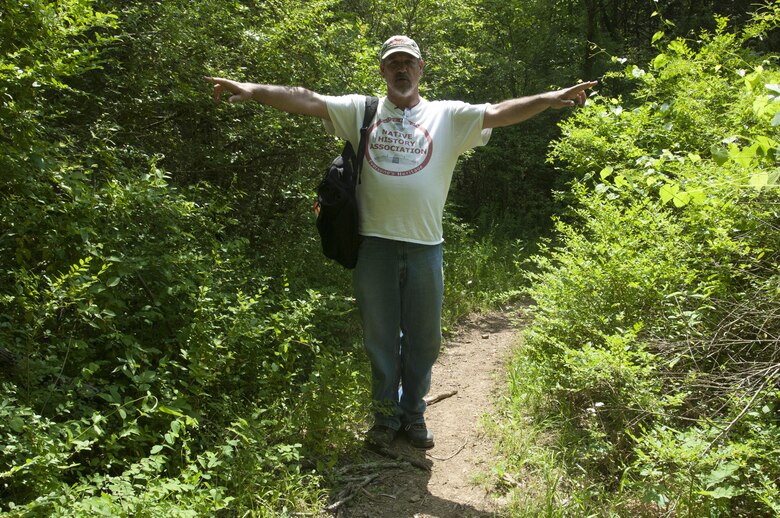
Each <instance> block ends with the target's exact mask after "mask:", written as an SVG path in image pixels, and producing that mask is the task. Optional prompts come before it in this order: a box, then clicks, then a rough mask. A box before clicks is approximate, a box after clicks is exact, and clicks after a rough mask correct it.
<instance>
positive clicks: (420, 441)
mask: <svg viewBox="0 0 780 518" xmlns="http://www.w3.org/2000/svg"><path fill="white" fill-rule="evenodd" d="M404 434H405V435H406V438H407V439H409V444H411V445H412V446H414V447H415V448H423V449H425V450H427V449H428V448H433V433H432V432H431V431H430V430H428V427H427V426H425V423H412V424H407V425H404Z"/></svg>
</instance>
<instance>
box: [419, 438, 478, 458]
mask: <svg viewBox="0 0 780 518" xmlns="http://www.w3.org/2000/svg"><path fill="white" fill-rule="evenodd" d="M468 442H469V441H468V440H467V441H466V442H464V443H463V446H461V447H460V448H458V451H456V452H455V453H453V454H452V455H450V456H449V457H434V456H433V455H431V454H430V453H429V454H427V456H428V457H430V458H431V459H433V460H450V459H451V458H453V457H454V456H455V455H457V454H458V453H460V452H462V451H463V448H465V447H466V445H467V444H468Z"/></svg>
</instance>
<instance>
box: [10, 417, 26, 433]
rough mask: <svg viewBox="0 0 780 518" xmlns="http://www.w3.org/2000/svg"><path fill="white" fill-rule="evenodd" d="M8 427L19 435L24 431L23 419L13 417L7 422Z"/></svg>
mask: <svg viewBox="0 0 780 518" xmlns="http://www.w3.org/2000/svg"><path fill="white" fill-rule="evenodd" d="M8 426H9V428H11V430H13V431H14V432H16V433H21V432H22V430H24V419H22V418H21V417H13V418H11V420H10V421H8Z"/></svg>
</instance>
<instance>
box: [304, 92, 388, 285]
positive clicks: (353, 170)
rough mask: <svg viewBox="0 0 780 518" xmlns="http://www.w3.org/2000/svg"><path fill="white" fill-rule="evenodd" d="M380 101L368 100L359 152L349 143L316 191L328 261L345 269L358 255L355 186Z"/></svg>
mask: <svg viewBox="0 0 780 518" xmlns="http://www.w3.org/2000/svg"><path fill="white" fill-rule="evenodd" d="M378 104H379V99H377V98H376V97H369V96H366V111H365V115H364V116H363V125H362V126H361V128H360V144H359V145H358V152H357V154H355V151H354V150H353V149H352V144H350V143H349V142H347V143H346V144H345V145H344V150H343V151H342V152H341V154H340V155H339V156H337V157H336V158H335V159H334V160H333V162H331V164H330V166H328V170H327V171H326V172H325V176H324V177H323V178H322V181H321V182H320V184H319V186H318V187H317V201H316V202H315V203H314V211H315V212H316V213H317V231H318V232H319V234H320V239H321V241H322V252H323V253H324V254H325V257H329V258H331V259H334V260H336V261H337V262H338V263H339V264H341V265H342V266H344V267H345V268H350V269H351V268H354V267H355V265H356V264H357V254H358V245H359V244H360V243H359V237H358V209H357V199H356V198H355V185H356V184H357V183H359V182H360V169H361V168H362V166H363V156H364V155H365V153H366V133H367V131H368V126H369V124H371V121H372V120H374V115H375V114H376V109H377V105H378Z"/></svg>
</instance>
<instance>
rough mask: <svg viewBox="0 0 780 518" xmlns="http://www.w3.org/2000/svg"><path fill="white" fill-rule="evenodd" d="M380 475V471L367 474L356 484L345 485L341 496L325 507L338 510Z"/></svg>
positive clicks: (329, 509)
mask: <svg viewBox="0 0 780 518" xmlns="http://www.w3.org/2000/svg"><path fill="white" fill-rule="evenodd" d="M378 476H379V473H374V474H372V475H367V476H365V477H363V479H362V480H360V481H359V482H355V483H354V484H350V485H348V486H347V487H345V488H344V489H343V490H342V491H341V493H339V496H337V497H336V501H335V502H333V503H332V504H330V505H329V506H327V507H326V508H325V509H326V510H328V511H336V512H338V509H339V508H340V507H341V506H342V505H344V504H346V503H347V502H349V501H350V500H352V499H353V498H355V495H356V494H357V492H358V491H359V490H361V489H363V488H364V487H365V486H367V485H368V484H369V483H370V482H371V481H372V480H374V479H375V478H376V477H378Z"/></svg>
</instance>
